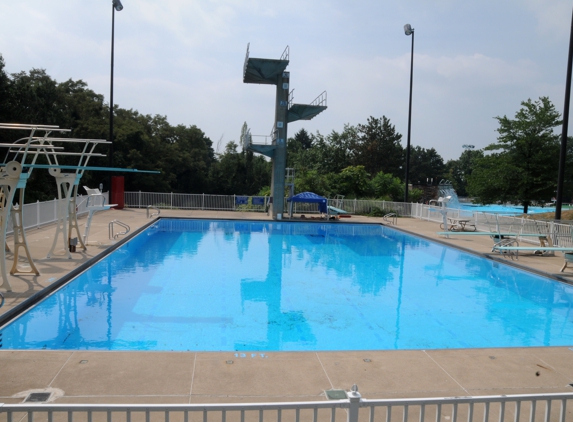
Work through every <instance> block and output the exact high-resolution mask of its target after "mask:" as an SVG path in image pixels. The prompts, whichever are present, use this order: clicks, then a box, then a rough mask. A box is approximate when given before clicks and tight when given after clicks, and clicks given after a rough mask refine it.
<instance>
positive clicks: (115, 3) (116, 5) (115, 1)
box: [109, 0, 123, 191]
mask: <svg viewBox="0 0 573 422" xmlns="http://www.w3.org/2000/svg"><path fill="white" fill-rule="evenodd" d="M111 3H112V8H111V80H110V89H109V141H110V142H111V143H110V144H109V166H110V167H113V44H114V42H113V38H114V30H115V11H116V10H117V11H118V12H120V11H122V10H123V5H122V4H121V1H120V0H112V2H111ZM109 188H110V191H111V176H110V185H109Z"/></svg>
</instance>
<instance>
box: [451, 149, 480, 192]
mask: <svg viewBox="0 0 573 422" xmlns="http://www.w3.org/2000/svg"><path fill="white" fill-rule="evenodd" d="M483 156H484V154H483V151H482V150H477V151H473V150H469V149H468V150H465V151H464V152H462V154H461V155H460V158H458V159H457V160H449V161H448V162H447V163H446V173H447V177H446V179H448V180H450V181H451V182H452V184H453V186H454V189H455V190H456V192H457V194H458V196H468V191H467V186H468V178H469V177H470V176H471V174H472V172H473V169H474V166H475V162H476V161H477V160H479V159H480V158H483Z"/></svg>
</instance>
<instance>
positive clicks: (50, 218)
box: [7, 193, 107, 233]
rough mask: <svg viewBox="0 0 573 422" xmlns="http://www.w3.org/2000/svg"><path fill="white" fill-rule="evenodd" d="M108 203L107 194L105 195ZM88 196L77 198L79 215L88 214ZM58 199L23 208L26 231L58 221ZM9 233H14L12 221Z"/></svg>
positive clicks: (34, 203)
mask: <svg viewBox="0 0 573 422" xmlns="http://www.w3.org/2000/svg"><path fill="white" fill-rule="evenodd" d="M104 196H105V197H106V203H107V193H105V194H104ZM86 200H87V195H85V196H82V195H79V196H78V197H77V198H76V204H77V214H78V215H83V214H87V213H88V211H87V209H86V205H87V202H86ZM58 203H59V200H58V199H54V200H52V201H46V202H39V201H38V202H32V203H30V204H24V206H23V208H22V225H23V226H24V229H32V228H37V227H42V226H44V225H46V224H51V223H55V222H56V221H58ZM7 233H12V221H9V222H8V231H7Z"/></svg>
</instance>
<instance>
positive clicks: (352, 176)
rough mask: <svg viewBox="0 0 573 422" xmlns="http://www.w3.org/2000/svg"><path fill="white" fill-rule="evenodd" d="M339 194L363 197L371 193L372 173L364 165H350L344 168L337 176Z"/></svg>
mask: <svg viewBox="0 0 573 422" xmlns="http://www.w3.org/2000/svg"><path fill="white" fill-rule="evenodd" d="M337 181H338V183H337V187H338V192H337V193H338V194H341V195H344V196H349V197H354V198H362V197H365V196H369V195H370V194H371V185H370V174H368V172H367V171H366V169H365V168H364V166H350V167H346V168H345V169H343V170H342V171H341V172H340V173H339V174H338V177H337Z"/></svg>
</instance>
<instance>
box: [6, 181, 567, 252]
mask: <svg viewBox="0 0 573 422" xmlns="http://www.w3.org/2000/svg"><path fill="white" fill-rule="evenodd" d="M104 195H105V196H106V202H107V193H105V194H104ZM86 199H87V196H78V197H77V200H76V203H77V213H78V215H80V216H81V215H83V214H87V210H86ZM268 201H269V198H268V197H264V196H248V195H206V194H179V193H152V192H125V205H126V206H127V207H130V208H147V207H148V206H153V207H156V208H160V209H188V210H213V211H255V212H266V211H267V207H268ZM328 204H329V205H333V206H335V207H337V208H341V209H343V210H345V211H346V212H348V213H350V214H364V215H365V214H370V213H372V212H373V211H377V212H378V215H381V214H382V215H383V214H387V213H390V212H394V213H396V214H397V215H398V216H401V217H413V218H418V219H422V220H427V221H433V222H436V223H441V222H442V221H443V211H444V210H443V209H441V208H440V207H436V206H430V205H425V204H409V203H403V202H390V201H376V200H357V199H329V200H328ZM293 206H294V207H293V209H294V212H295V213H297V214H301V213H308V214H312V213H318V207H317V205H316V204H304V203H295V204H293ZM57 208H58V200H56V199H54V200H52V201H46V202H34V203H31V204H25V205H24V209H23V211H22V213H23V223H24V229H30V228H35V227H41V226H43V225H46V224H50V223H54V222H56V221H57ZM285 208H286V209H285V210H284V212H285V213H287V212H288V203H287V204H286V205H285ZM445 211H446V215H447V217H453V218H466V219H469V220H471V223H472V224H474V225H475V226H476V228H477V230H479V231H488V232H490V231H491V232H500V231H501V232H511V233H518V234H530V235H531V234H542V235H546V236H549V237H550V238H551V239H552V241H553V244H554V245H555V246H560V247H573V230H572V228H573V226H572V225H571V224H566V223H560V222H553V221H539V220H533V219H529V218H524V217H513V216H504V215H498V214H489V213H484V212H469V211H465V210H460V209H454V208H452V209H450V208H447V209H446V210H445ZM11 232H12V226H11V223H10V224H9V226H8V233H11ZM520 241H522V242H526V243H527V242H529V243H535V242H537V238H536V237H532V236H524V237H522V238H520Z"/></svg>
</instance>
